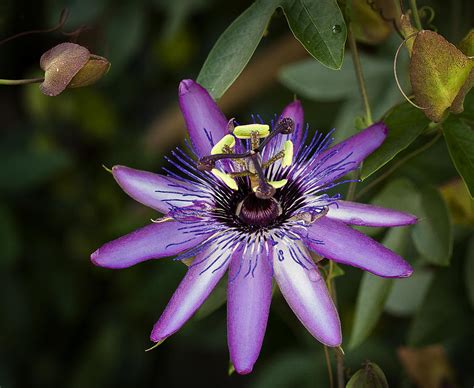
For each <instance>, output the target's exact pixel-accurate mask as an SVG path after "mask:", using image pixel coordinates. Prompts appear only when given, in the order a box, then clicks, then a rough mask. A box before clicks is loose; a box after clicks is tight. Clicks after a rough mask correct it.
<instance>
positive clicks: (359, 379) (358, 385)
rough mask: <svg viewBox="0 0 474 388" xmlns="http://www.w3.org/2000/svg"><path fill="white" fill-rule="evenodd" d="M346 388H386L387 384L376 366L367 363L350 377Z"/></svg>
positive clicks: (380, 370)
mask: <svg viewBox="0 0 474 388" xmlns="http://www.w3.org/2000/svg"><path fill="white" fill-rule="evenodd" d="M346 388H388V382H387V378H386V377H385V374H384V373H383V371H382V369H380V367H379V366H378V365H377V364H375V363H373V362H367V363H366V364H365V365H364V368H362V369H359V370H358V371H357V372H356V373H355V374H354V376H352V377H351V379H350V380H349V382H348V383H347V385H346Z"/></svg>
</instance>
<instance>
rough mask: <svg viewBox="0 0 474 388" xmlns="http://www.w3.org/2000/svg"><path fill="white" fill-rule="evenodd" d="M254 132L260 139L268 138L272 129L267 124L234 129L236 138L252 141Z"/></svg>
mask: <svg viewBox="0 0 474 388" xmlns="http://www.w3.org/2000/svg"><path fill="white" fill-rule="evenodd" d="M252 132H256V133H257V134H258V137H259V138H263V137H267V136H268V135H269V134H270V127H269V126H268V125H266V124H247V125H238V126H237V127H235V128H234V132H233V134H234V136H235V137H237V138H239V139H250V138H251V136H252Z"/></svg>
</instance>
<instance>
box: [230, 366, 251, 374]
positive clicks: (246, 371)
mask: <svg viewBox="0 0 474 388" xmlns="http://www.w3.org/2000/svg"><path fill="white" fill-rule="evenodd" d="M234 368H235V371H236V372H237V373H238V374H239V375H248V374H249V373H251V372H252V370H253V366H249V367H246V368H237V367H236V366H235V365H234Z"/></svg>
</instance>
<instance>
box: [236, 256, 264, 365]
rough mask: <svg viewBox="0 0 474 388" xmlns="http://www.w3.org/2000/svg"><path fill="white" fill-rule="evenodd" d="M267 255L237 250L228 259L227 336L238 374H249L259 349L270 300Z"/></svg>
mask: <svg viewBox="0 0 474 388" xmlns="http://www.w3.org/2000/svg"><path fill="white" fill-rule="evenodd" d="M269 260H271V254H270V253H268V252H267V251H266V250H263V249H262V251H261V252H256V253H254V252H251V251H250V250H246V251H245V252H243V254H242V252H241V251H239V252H237V254H236V255H234V257H233V258H232V263H231V265H230V270H229V285H228V288H227V338H228V343H229V351H230V359H231V361H232V364H233V365H234V367H235V370H236V371H237V373H239V374H247V373H250V372H251V371H252V369H253V365H254V364H255V362H256V361H257V358H258V355H259V354H260V349H261V348H262V343H263V337H264V335H265V329H266V327H267V320H268V313H269V310H270V302H271V299H272V266H271V262H269Z"/></svg>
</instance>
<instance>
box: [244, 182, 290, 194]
mask: <svg viewBox="0 0 474 388" xmlns="http://www.w3.org/2000/svg"><path fill="white" fill-rule="evenodd" d="M267 183H268V184H269V185H270V186H272V187H273V188H275V189H279V188H281V187H283V186H285V185H286V184H287V183H288V179H282V180H279V181H268V182H267ZM257 187H258V186H255V187H253V188H252V190H253V191H254V192H255V191H257Z"/></svg>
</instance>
